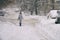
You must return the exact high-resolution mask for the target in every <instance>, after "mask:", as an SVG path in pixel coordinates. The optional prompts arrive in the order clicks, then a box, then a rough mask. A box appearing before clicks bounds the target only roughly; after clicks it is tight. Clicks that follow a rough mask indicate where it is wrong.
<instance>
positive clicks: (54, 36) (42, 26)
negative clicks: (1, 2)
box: [0, 11, 60, 40]
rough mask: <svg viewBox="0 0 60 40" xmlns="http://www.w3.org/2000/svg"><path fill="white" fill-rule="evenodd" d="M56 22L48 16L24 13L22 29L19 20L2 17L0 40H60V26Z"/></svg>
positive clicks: (0, 18) (0, 20)
mask: <svg viewBox="0 0 60 40" xmlns="http://www.w3.org/2000/svg"><path fill="white" fill-rule="evenodd" d="M11 12H12V11H11ZM11 12H9V13H11ZM11 15H12V14H11ZM11 15H10V16H11ZM8 17H9V16H8ZM12 17H13V16H12ZM15 17H17V16H15ZM55 21H56V19H47V17H46V16H38V15H29V16H26V15H25V14H24V13H23V20H22V26H21V27H20V26H19V25H18V24H19V21H18V20H17V18H14V19H9V18H8V19H6V17H0V40H60V24H55V23H54V22H55Z"/></svg>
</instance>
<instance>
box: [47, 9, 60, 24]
mask: <svg viewBox="0 0 60 40" xmlns="http://www.w3.org/2000/svg"><path fill="white" fill-rule="evenodd" d="M47 18H51V19H56V22H55V23H60V10H50V12H49V13H48V15H47Z"/></svg>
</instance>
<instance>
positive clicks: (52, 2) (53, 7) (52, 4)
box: [51, 0, 54, 9]
mask: <svg viewBox="0 0 60 40" xmlns="http://www.w3.org/2000/svg"><path fill="white" fill-rule="evenodd" d="M51 1H52V9H54V0H51Z"/></svg>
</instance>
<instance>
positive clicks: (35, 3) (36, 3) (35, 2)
mask: <svg viewBox="0 0 60 40" xmlns="http://www.w3.org/2000/svg"><path fill="white" fill-rule="evenodd" d="M34 4H35V5H34V7H35V14H36V15H38V12H37V0H35V3H34Z"/></svg>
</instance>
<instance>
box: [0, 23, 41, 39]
mask: <svg viewBox="0 0 60 40" xmlns="http://www.w3.org/2000/svg"><path fill="white" fill-rule="evenodd" d="M0 37H1V39H2V40H40V37H38V35H37V34H36V32H35V30H34V28H32V27H30V26H22V27H19V26H16V25H14V24H12V23H9V22H7V23H4V22H3V23H0Z"/></svg>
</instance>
